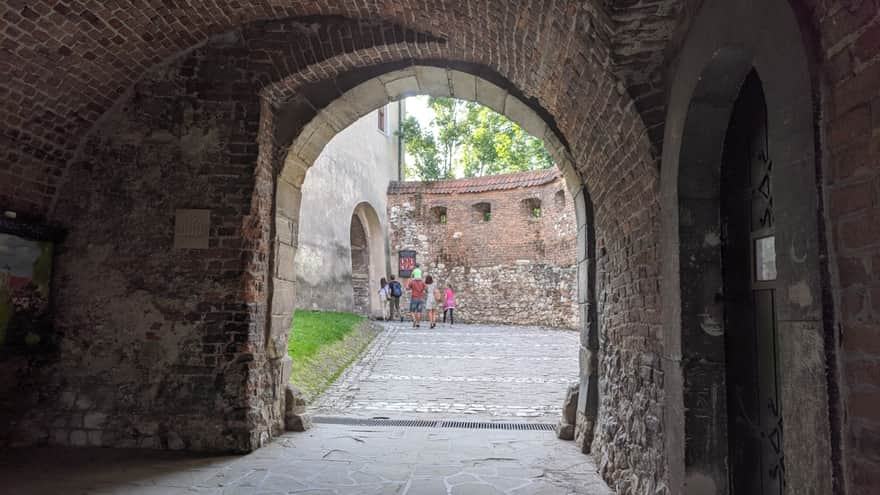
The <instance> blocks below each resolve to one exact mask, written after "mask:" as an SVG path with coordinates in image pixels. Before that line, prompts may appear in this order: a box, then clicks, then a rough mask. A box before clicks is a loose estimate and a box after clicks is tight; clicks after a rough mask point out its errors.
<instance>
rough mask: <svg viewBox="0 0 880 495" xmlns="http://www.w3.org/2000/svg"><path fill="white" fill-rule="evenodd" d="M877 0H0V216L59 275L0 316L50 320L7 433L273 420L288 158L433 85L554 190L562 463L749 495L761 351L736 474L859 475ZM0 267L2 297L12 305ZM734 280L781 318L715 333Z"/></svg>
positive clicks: (277, 416)
mask: <svg viewBox="0 0 880 495" xmlns="http://www.w3.org/2000/svg"><path fill="white" fill-rule="evenodd" d="M878 10H880V6H878V2H877V1H876V0H848V1H847V0H829V1H823V2H819V1H816V0H702V1H700V0H694V1H690V0H639V1H617V0H603V1H599V0H588V1H574V0H555V1H543V0H542V1H539V0H522V1H507V0H461V1H448V2H420V1H415V0H398V1H394V2H392V1H382V0H380V1H374V2H366V1H362V0H318V1H314V2H296V1H281V0H255V1H253V2H226V1H221V2H201V1H197V0H191V1H189V2H158V3H157V2H129V3H126V4H125V6H122V5H121V4H117V3H116V2H93V3H90V4H80V3H70V2H50V1H35V2H13V1H6V2H4V3H3V4H2V5H0V14H2V15H0V25H2V29H0V54H2V55H0V69H2V72H3V73H4V74H6V75H7V77H6V78H5V79H4V80H3V81H0V92H2V93H0V94H2V98H0V121H2V140H3V143H4V146H3V150H2V152H0V210H2V211H3V217H2V221H0V233H2V234H4V235H13V236H16V237H19V238H21V239H25V240H26V241H27V242H39V243H48V244H51V249H49V248H48V247H47V248H46V249H47V251H46V252H51V253H52V254H51V257H52V262H51V263H46V262H44V263H42V264H41V265H40V270H37V271H40V273H42V274H43V275H45V273H46V267H49V266H50V267H51V277H48V278H47V277H43V276H41V277H37V278H38V279H39V280H43V279H48V280H49V288H48V289H46V292H47V293H48V294H50V295H51V297H50V301H51V304H46V305H45V307H47V308H51V313H46V315H45V318H44V319H41V320H40V322H37V321H36V320H34V319H28V320H26V321H25V320H22V318H19V317H15V318H13V317H10V318H6V317H4V318H0V323H2V324H3V325H4V327H2V328H3V329H4V330H6V329H7V328H6V327H8V325H10V323H9V322H10V321H13V322H16V323H14V324H15V325H24V326H28V325H31V326H34V325H39V326H40V327H41V328H40V331H39V332H34V333H39V335H41V336H42V335H45V336H46V338H45V340H41V344H40V345H39V346H34V345H31V346H29V345H28V344H26V343H25V344H23V345H17V346H6V345H5V344H4V347H3V349H2V351H3V358H2V361H0V376H2V377H3V380H2V390H3V392H2V394H0V419H2V421H0V425H2V426H0V442H2V443H3V445H4V446H21V445H45V444H52V445H75V446H83V445H94V446H104V447H140V448H160V449H186V450H190V451H199V452H250V451H253V450H255V449H259V448H261V447H263V446H265V445H266V444H267V443H268V442H270V441H271V440H272V439H273V438H275V437H277V436H278V435H280V434H281V433H282V432H283V431H284V428H285V407H286V405H290V404H293V403H294V401H295V399H296V397H292V396H291V395H292V394H291V393H290V391H289V390H287V389H286V386H287V383H288V377H289V373H290V362H289V358H287V349H286V344H287V333H288V331H289V328H290V320H291V316H292V312H293V310H294V308H295V307H296V298H297V296H296V293H295V292H296V291H295V289H294V287H295V285H296V281H297V273H296V268H295V266H296V263H295V259H296V256H297V250H298V249H299V246H300V243H301V242H302V241H303V239H300V237H299V229H298V227H299V225H298V224H299V219H300V215H299V213H300V207H301V200H302V195H303V190H302V186H303V183H304V180H305V177H306V172H307V171H308V170H309V169H310V167H312V166H313V165H314V163H315V160H316V158H317V157H318V156H319V154H320V153H321V151H322V150H323V149H324V147H325V145H326V144H327V143H328V142H329V141H330V140H331V139H332V138H333V137H334V136H335V135H336V134H338V133H339V132H340V131H341V130H343V129H344V128H346V127H347V126H349V125H350V124H352V123H353V122H355V121H356V120H357V119H358V118H359V117H361V116H363V115H366V114H367V113H369V112H372V111H374V110H376V109H378V108H380V107H382V106H383V105H386V104H388V103H389V102H393V101H397V100H399V99H401V98H403V97H406V96H409V95H413V94H428V95H447V96H454V97H456V98H462V99H468V100H474V101H477V102H480V103H482V104H484V105H486V106H489V107H490V108H493V109H495V110H497V111H499V112H501V113H503V114H504V115H506V116H508V117H509V118H511V119H512V120H514V121H515V122H517V123H519V124H520V125H521V126H522V127H523V128H524V129H525V130H526V131H527V132H529V133H530V134H532V135H534V136H536V137H539V138H541V139H543V141H544V143H545V145H546V146H547V149H548V151H549V152H550V153H551V155H552V156H553V158H554V161H555V162H556V164H557V165H558V167H559V169H560V171H561V173H562V175H563V177H564V178H565V182H566V187H567V194H568V196H569V197H571V198H572V201H573V202H574V204H575V214H576V217H577V218H576V219H575V223H576V228H577V231H578V235H577V239H578V241H577V247H576V254H577V264H578V275H577V277H578V282H577V285H578V301H577V303H578V312H579V313H580V315H581V316H580V318H579V320H580V322H579V331H580V332H581V338H580V343H579V344H578V347H579V353H580V364H579V366H580V374H581V378H580V388H581V393H580V397H581V400H582V402H581V403H580V404H578V413H579V414H580V416H581V421H580V423H581V425H582V426H581V428H583V427H584V426H583V425H587V424H591V425H592V424H594V425H595V436H594V438H593V439H592V441H591V442H590V441H586V442H585V443H586V444H589V445H584V448H585V449H589V450H590V452H591V455H592V456H593V457H594V459H595V461H596V464H597V466H598V468H599V471H600V473H601V474H602V476H603V477H604V478H605V480H606V481H607V482H608V484H609V486H610V487H611V488H612V489H614V490H615V492H616V493H618V494H664V493H667V494H674V495H678V494H689V495H690V494H703V493H706V494H708V493H731V494H740V493H749V492H747V491H743V490H744V489H743V488H742V486H743V485H742V484H741V483H739V482H735V481H732V480H737V479H740V478H739V475H738V474H736V473H742V472H747V473H748V472H750V469H754V470H755V471H754V472H752V474H751V475H747V476H746V478H747V479H749V480H752V479H754V478H755V477H757V476H759V475H760V476H761V477H762V478H763V477H765V475H767V473H765V471H766V470H767V469H773V468H775V467H776V466H778V465H780V464H781V463H777V462H770V460H769V458H768V460H767V462H765V460H764V459H763V457H762V460H761V461H760V462H758V463H756V464H754V465H753V467H752V468H749V467H748V466H746V467H743V466H742V465H739V464H736V463H735V462H732V461H730V460H729V458H728V456H729V454H730V452H734V453H736V452H738V449H737V447H738V446H739V445H738V444H737V442H739V441H740V440H739V437H738V435H737V434H736V433H735V432H736V431H738V430H737V428H738V426H737V425H736V423H735V421H734V423H731V421H730V418H731V417H732V416H733V417H734V418H735V417H737V416H736V414H732V413H735V411H734V410H733V409H731V405H730V404H729V403H728V401H729V400H730V399H731V397H736V396H737V395H736V393H732V392H731V390H732V388H731V387H730V385H731V384H732V383H739V382H737V381H736V380H741V379H747V378H748V376H749V373H750V372H751V371H754V370H755V369H758V368H760V369H761V370H762V371H761V372H760V373H758V374H759V375H760V376H761V377H764V378H766V377H770V376H772V377H773V378H774V380H770V381H774V387H770V388H773V390H772V391H771V390H770V388H767V387H763V386H762V388H761V390H762V391H761V393H760V394H759V398H758V400H759V401H760V402H764V400H763V399H765V398H768V397H771V396H772V403H773V406H774V408H775V410H776V411H775V413H776V416H777V419H780V420H781V424H782V425H783V426H784V434H783V435H780V436H777V438H781V441H780V442H776V443H775V444H774V445H773V452H772V453H771V452H770V451H769V450H767V447H766V445H763V444H760V442H756V443H753V444H752V445H751V447H749V448H750V449H752V451H755V452H762V456H763V455H764V454H766V455H767V456H771V454H772V455H773V456H777V457H778V458H780V459H783V458H784V474H782V477H779V474H778V473H780V472H782V471H781V470H779V469H777V471H776V472H777V478H775V481H769V482H767V483H764V482H762V483H760V484H758V485H753V486H759V487H760V488H759V489H760V490H761V493H791V494H795V493H797V494H801V493H817V494H819V493H823V494H824V493H832V494H845V493H853V494H854V493H867V492H870V491H871V490H872V489H873V488H874V487H875V486H877V485H878V483H880V474H878V473H880V458H878V456H877V453H876V450H877V449H876V441H875V440H873V439H876V438H877V436H878V432H880V412H878V411H880V407H877V405H878V397H880V392H878V385H877V379H876V368H877V365H878V362H880V347H878V342H880V335H878V333H877V329H878V328H880V311H878V309H877V308H878V307H880V290H878V284H880V282H878V266H880V261H878V260H880V228H878V225H880V221H878V218H880V203H878V194H877V190H878V180H880V179H878V177H880V166H878V164H880V160H878V146H877V136H878V135H880V131H878V122H880V104H878V101H880V100H878V87H880V82H878V81H880V56H878V55H880V49H878V44H877V43H876V40H877V33H878V29H880V13H878ZM755 81H759V82H760V92H758V91H756V90H755V89H754V88H757V87H758V86H757V83H756V82H755ZM749 88H751V89H749ZM759 93H760V94H761V98H757V97H755V98H754V99H750V98H752V96H755V95H758V94H759ZM749 95H751V96H749ZM744 101H745V102H746V103H743V102H744ZM749 102H751V103H749ZM756 102H758V103H756ZM740 108H747V109H748V108H751V110H749V111H742V112H741V111H740ZM762 108H763V109H764V110H760V109H762ZM743 112H746V113H743ZM749 112H752V113H749ZM764 114H765V118H764V119H759V118H757V117H755V119H756V120H755V121H759V120H760V121H761V122H762V125H761V126H759V127H760V129H759V130H758V131H755V130H754V129H752V130H751V131H748V132H747V131H744V130H742V129H741V127H743V124H742V122H744V121H749V120H750V118H748V117H742V115H752V116H755V115H764ZM753 131H754V132H753ZM761 139H763V142H764V144H765V146H764V148H765V149H763V150H762V151H763V152H764V154H762V155H761V157H760V158H761V160H763V162H761V163H765V164H766V163H769V162H771V161H772V164H773V165H772V174H770V175H768V176H770V177H771V179H770V181H771V184H772V185H771V186H770V188H764V187H762V186H761V184H762V183H763V180H757V182H748V181H745V179H744V177H745V176H746V175H748V174H746V175H737V174H736V173H733V172H730V173H728V172H729V171H733V170H737V169H736V168H735V167H736V166H737V165H736V164H739V165H738V166H742V167H750V168H749V170H754V171H756V172H755V173H757V171H758V170H759V169H760V167H758V165H757V164H758V163H759V161H756V160H757V159H758V157H757V156H751V155H750V154H749V153H745V154H743V152H742V150H737V149H731V145H730V143H733V142H741V143H757V142H759V141H761ZM743 147H745V145H743ZM755 149H757V147H756V148H755ZM769 169H770V167H769V166H768V167H765V168H764V169H763V171H765V172H766V171H767V170H769ZM740 172H742V171H740ZM740 179H742V182H736V181H738V180H740ZM757 179H763V176H762V177H758V178H757ZM749 180H750V181H751V178H749ZM731 181H733V182H731ZM731 184H736V188H737V189H736V190H737V191H739V193H742V194H746V195H755V196H756V197H757V194H765V197H766V198H770V197H772V204H773V207H772V212H771V213H772V217H773V218H774V219H775V222H774V223H773V227H772V229H771V228H770V227H766V226H765V227H761V228H758V229H752V230H746V229H745V228H744V227H742V226H743V225H745V223H743V222H744V221H742V220H741V219H742V218H746V217H747V216H748V215H747V213H749V211H748V208H746V206H745V204H746V201H745V200H742V201H740V200H741V199H742V198H740V197H739V193H737V194H738V195H734V194H733V193H732V192H731V191H732V189H731V188H732V187H734V186H732V185H731ZM740 186H741V187H740ZM752 186H756V187H752ZM749 197H750V198H751V196H749ZM734 204H736V205H738V206H739V207H741V209H737V208H734V207H733V206H732V205H734ZM756 204H757V203H756ZM765 206H766V205H765ZM379 210H381V208H377V211H379ZM351 211H353V210H350V211H349V212H348V213H347V214H348V215H351ZM737 219H739V220H737ZM730 222H733V223H730ZM737 222H740V223H737ZM732 226H738V228H740V230H739V231H738V232H739V233H740V234H741V236H739V237H737V236H734V235H731V231H730V229H731V228H732ZM364 227H365V228H364V231H365V232H366V231H367V230H369V226H368V225H364ZM762 229H763V230H762ZM47 233H48V234H47ZM49 234H51V235H49ZM771 236H772V237H773V243H772V247H773V249H772V250H771V249H770V246H771V244H770V243H769V241H766V239H767V238H769V237H771ZM759 239H765V241H762V242H764V243H765V244H762V245H761V246H760V247H755V246H756V245H755V244H754V242H753V241H757V240H759ZM16 242H18V241H16ZM371 246H372V245H371ZM382 249H383V250H385V249H387V247H386V246H383V247H382ZM771 251H772V253H771ZM759 254H760V255H762V256H763V255H764V254H767V255H769V254H773V255H774V257H773V259H774V260H775V271H773V274H774V275H775V278H774V279H772V280H770V279H767V280H764V279H757V278H754V277H753V278H748V279H745V278H744V279H741V280H734V279H731V277H730V276H729V275H730V271H731V270H732V269H733V267H736V269H737V270H739V271H738V272H737V273H740V272H741V273H748V275H749V276H750V277H751V276H752V275H753V274H756V273H757V274H761V273H765V274H769V273H770V271H767V272H755V270H754V267H755V266H756V265H755V261H754V260H755V259H757V256H758V255H759ZM4 256H5V254H4ZM768 259H769V258H768ZM768 263H769V262H768ZM2 266H3V264H2V263H0V267H2ZM760 266H762V267H769V264H765V263H764V262H761V263H760ZM7 271H8V270H7ZM0 275H7V274H5V273H4V272H2V271H0ZM743 277H745V275H743ZM734 278H735V277H734ZM9 280H11V277H9V276H0V281H5V282H3V283H4V284H5V285H2V286H0V304H2V305H0V309H2V310H3V312H0V314H4V315H5V314H11V312H15V311H18V313H16V314H18V315H19V316H21V315H22V314H24V313H23V312H22V311H21V308H23V307H24V306H23V302H22V301H23V299H22V298H20V297H11V296H10V295H9V294H11V291H10V289H9V288H10V287H11V285H10V284H11V282H9ZM16 283H17V282H16ZM22 283H23V284H26V283H25V282H22ZM14 289H15V290H20V287H18V286H16V287H15V288H14ZM731 291H734V292H737V291H738V292H737V293H739V294H747V293H748V294H750V295H751V296H754V297H755V298H757V299H760V298H764V299H761V300H762V301H766V298H765V296H767V295H768V294H769V293H768V292H761V291H772V300H773V304H764V303H760V304H759V303H754V304H751V306H748V305H747V306H743V307H749V308H751V309H750V310H749V311H751V313H752V314H758V313H760V314H761V315H762V323H761V324H760V325H757V326H754V325H753V326H746V325H742V326H737V325H739V324H740V323H741V322H736V323H733V322H732V319H731V314H732V312H733V311H735V308H737V307H739V306H737V304H739V303H738V302H737V301H736V299H731V298H730V296H731ZM759 293H760V294H759ZM757 299H755V300H757ZM759 306H760V307H759ZM22 322H23V323H22ZM46 322H48V326H43V325H44V323H46ZM731 325H733V326H734V327H735V328H736V329H743V328H751V329H755V328H760V329H772V331H769V332H763V331H759V330H756V331H755V333H753V334H749V335H760V336H762V337H763V336H767V335H770V336H771V338H770V339H769V340H765V341H762V342H764V343H765V344H766V343H768V342H769V343H770V344H772V345H766V346H762V347H761V351H760V353H765V354H766V352H767V351H766V349H770V351H769V353H770V355H764V354H762V355H759V356H756V355H748V356H746V357H747V362H753V363H756V364H755V366H753V367H751V368H749V367H738V368H737V367H734V366H732V363H733V361H734V358H735V357H736V358H738V357H740V354H739V352H740V348H739V347H737V346H736V345H733V344H735V343H732V342H730V341H729V337H730V335H731V334H730V333H728V332H729V331H731V330H733V328H731ZM750 325H751V323H750ZM13 330H14V331H15V332H19V331H20V330H21V328H18V327H16V328H14V329H13ZM19 333H21V332H19ZM25 333H26V332H25ZM726 338H727V340H725V339H726ZM31 341H32V342H33V339H31ZM760 353H759V354H760ZM767 363H773V364H772V366H769V367H768V366H766V365H767ZM768 370H770V371H769V372H768ZM762 380H763V378H762ZM761 383H765V382H764V381H761ZM766 383H769V381H767V382H766ZM765 392H766V393H765ZM771 392H772V393H771ZM758 406H759V407H763V406H767V404H766V403H764V404H758ZM765 416H766V415H759V416H752V417H761V418H765ZM765 419H766V418H765ZM762 421H763V419H762ZM761 424H762V425H764V424H765V423H763V422H762V423H761ZM767 424H769V423H767ZM588 429H589V430H591V431H592V427H590V428H588ZM760 429H761V431H764V427H763V426H761V427H760ZM767 432H769V433H772V429H768V430H767ZM747 450H748V449H747ZM743 469H744V470H745V471H743ZM732 472H733V473H734V475H733V476H731V473H732ZM767 476H769V475H767ZM750 489H751V488H750ZM756 489H757V488H756Z"/></svg>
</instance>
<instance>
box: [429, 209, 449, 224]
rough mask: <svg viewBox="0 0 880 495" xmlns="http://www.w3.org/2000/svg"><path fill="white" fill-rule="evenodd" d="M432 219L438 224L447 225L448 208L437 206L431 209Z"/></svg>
mask: <svg viewBox="0 0 880 495" xmlns="http://www.w3.org/2000/svg"><path fill="white" fill-rule="evenodd" d="M431 218H433V219H434V221H435V222H436V223H440V224H443V225H446V221H447V217H446V207H445V206H435V207H433V208H431Z"/></svg>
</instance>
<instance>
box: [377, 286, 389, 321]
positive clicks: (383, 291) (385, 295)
mask: <svg viewBox="0 0 880 495" xmlns="http://www.w3.org/2000/svg"><path fill="white" fill-rule="evenodd" d="M389 292H390V290H389V288H388V282H387V281H385V277H382V278H381V279H380V280H379V304H380V305H381V306H382V321H388V305H389V300H390V299H391V296H390V294H389Z"/></svg>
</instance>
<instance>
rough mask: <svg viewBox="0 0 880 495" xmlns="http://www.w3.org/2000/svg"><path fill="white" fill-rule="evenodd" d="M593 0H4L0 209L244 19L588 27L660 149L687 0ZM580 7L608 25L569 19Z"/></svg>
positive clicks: (448, 28)
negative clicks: (192, 51) (184, 55)
mask: <svg viewBox="0 0 880 495" xmlns="http://www.w3.org/2000/svg"><path fill="white" fill-rule="evenodd" d="M593 1H594V2H596V3H597V5H595V6H590V5H589V4H587V3H586V2H582V1H577V0H522V1H516V0H458V1H456V0H449V1H445V2H425V1H419V0H388V1H381V0H319V1H316V0H249V1H245V0H2V3H0V73H2V74H5V77H3V78H0V101H2V104H0V143H2V149H3V151H0V206H6V207H9V208H15V209H19V210H22V211H24V212H28V213H32V214H34V215H36V216H43V215H45V214H46V213H47V212H48V211H49V210H50V208H51V206H52V201H53V199H54V197H55V195H56V193H57V191H58V189H59V188H60V187H61V184H62V182H63V177H64V172H65V169H66V167H67V164H68V163H69V162H70V161H71V160H72V159H74V158H75V156H76V152H77V147H78V145H79V144H80V143H81V142H82V141H83V137H84V136H85V135H86V134H87V133H88V131H89V129H91V128H92V127H93V126H94V125H95V124H96V122H98V120H99V119H100V117H101V116H102V115H103V114H104V113H105V112H107V111H108V110H109V109H110V108H111V107H112V106H113V105H114V103H115V102H116V101H117V100H119V99H120V97H121V96H122V95H123V94H125V92H126V91H127V90H128V89H129V88H131V87H132V86H133V84H135V83H136V82H137V81H138V80H139V79H140V78H141V77H143V75H144V74H145V73H146V72H147V71H148V70H149V69H150V68H152V67H154V66H156V65H157V64H161V63H162V62H163V61H165V60H168V59H170V58H173V57H174V56H175V55H177V54H180V53H181V52H184V51H186V50H187V49H189V48H191V47H193V46H196V45H198V44H199V43H202V42H204V41H206V40H207V39H209V38H210V37H211V36H213V35H217V34H220V33H223V32H226V31H228V30H230V29H234V28H236V27H237V26H240V25H242V24H246V23H248V22H252V21H257V20H266V19H279V18H288V17H304V16H319V15H337V16H345V17H349V18H354V19H383V20H386V21H389V22H393V23H397V24H400V25H403V26H405V27H408V28H413V29H417V30H420V31H421V32H427V33H430V34H432V35H433V36H436V37H439V38H441V39H444V40H446V41H447V42H448V43H450V44H456V43H466V40H465V39H464V38H467V37H468V36H469V35H468V34H467V33H468V32H470V33H473V32H476V31H480V30H482V31H484V32H486V31H488V32H493V33H495V32H498V33H501V32H504V31H507V32H508V33H507V34H512V36H514V37H518V38H519V39H520V41H518V42H519V43H529V42H531V40H533V39H535V38H540V32H541V31H542V30H543V29H545V27H546V26H548V25H550V24H553V23H562V24H564V25H571V26H572V30H575V31H585V30H589V29H593V30H595V31H597V32H599V33H600V37H601V38H603V39H606V42H610V45H611V49H612V52H611V53H612V57H613V60H611V61H609V62H610V66H611V67H613V68H615V70H616V72H618V74H619V76H620V78H621V80H622V81H623V82H624V83H625V84H626V85H627V87H628V88H629V89H630V93H631V94H632V96H633V97H634V98H635V99H636V101H637V106H638V108H639V110H640V111H641V112H642V113H643V115H644V117H645V118H646V124H647V125H648V126H649V129H650V132H651V134H652V138H653V139H654V144H655V146H657V147H659V145H660V139H661V137H662V119H663V108H662V100H663V91H664V90H663V73H662V69H663V67H664V62H665V61H664V57H665V56H666V55H665V54H666V53H667V51H668V50H666V48H667V44H668V42H669V40H670V39H671V38H672V36H673V33H674V32H675V28H676V25H677V19H678V17H679V14H680V13H681V12H682V10H683V9H684V8H683V7H682V6H681V4H682V3H686V2H687V1H688V0H593ZM600 2H602V3H600ZM584 9H587V10H589V11H590V12H591V16H592V17H593V18H594V19H598V21H597V22H596V24H605V25H599V26H595V25H594V26H592V27H589V24H588V23H583V22H572V20H571V19H566V15H567V14H568V15H570V14H572V13H580V12H583V11H584ZM582 17H585V16H582ZM518 33H522V34H521V35H520V34H518ZM533 34H534V35H535V36H534V37H533V36H532V35H533ZM585 35H586V34H585V33H575V36H577V37H578V39H581V38H582V37H583V36H585Z"/></svg>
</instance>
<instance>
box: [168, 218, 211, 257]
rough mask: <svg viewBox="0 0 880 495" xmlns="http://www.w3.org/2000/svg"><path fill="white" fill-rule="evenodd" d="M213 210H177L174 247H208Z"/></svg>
mask: <svg viewBox="0 0 880 495" xmlns="http://www.w3.org/2000/svg"><path fill="white" fill-rule="evenodd" d="M210 233H211V210H177V211H176V212H175V215H174V249H208V239H209V238H210Z"/></svg>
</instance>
